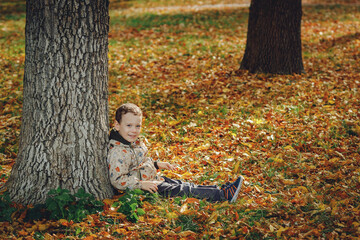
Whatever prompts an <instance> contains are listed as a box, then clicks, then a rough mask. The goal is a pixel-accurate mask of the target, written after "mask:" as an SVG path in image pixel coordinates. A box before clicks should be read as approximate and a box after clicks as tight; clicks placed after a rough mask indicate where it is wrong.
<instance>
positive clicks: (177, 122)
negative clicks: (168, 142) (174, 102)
mask: <svg viewBox="0 0 360 240" xmlns="http://www.w3.org/2000/svg"><path fill="white" fill-rule="evenodd" d="M180 122H182V120H173V121H169V125H170V126H175V125H177V124H179V123H180Z"/></svg>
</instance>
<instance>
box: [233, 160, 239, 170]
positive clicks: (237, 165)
mask: <svg viewBox="0 0 360 240" xmlns="http://www.w3.org/2000/svg"><path fill="white" fill-rule="evenodd" d="M239 166H240V161H237V162H236V164H235V166H234V173H237V172H238V170H239Z"/></svg>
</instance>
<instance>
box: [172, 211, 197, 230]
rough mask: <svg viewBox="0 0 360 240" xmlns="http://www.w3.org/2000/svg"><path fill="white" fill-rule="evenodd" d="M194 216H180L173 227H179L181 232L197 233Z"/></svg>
mask: <svg viewBox="0 0 360 240" xmlns="http://www.w3.org/2000/svg"><path fill="white" fill-rule="evenodd" d="M194 218H195V215H180V216H179V218H178V219H177V220H176V222H175V225H176V226H181V230H182V231H187V230H190V231H193V232H197V231H199V225H198V224H197V223H196V222H195V221H194Z"/></svg>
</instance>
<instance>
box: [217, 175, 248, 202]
mask: <svg viewBox="0 0 360 240" xmlns="http://www.w3.org/2000/svg"><path fill="white" fill-rule="evenodd" d="M243 181H244V177H243V176H240V177H238V179H236V181H235V182H233V183H231V184H229V185H227V186H225V187H224V188H222V190H223V191H224V195H225V198H226V199H227V200H228V201H229V202H231V203H233V202H235V201H236V199H237V197H238V195H239V192H240V189H241V185H242V183H243Z"/></svg>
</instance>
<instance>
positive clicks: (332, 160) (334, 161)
mask: <svg viewBox="0 0 360 240" xmlns="http://www.w3.org/2000/svg"><path fill="white" fill-rule="evenodd" d="M339 160H340V158H338V157H334V158H332V159H330V160H329V161H330V162H331V163H336V162H338V161H339Z"/></svg>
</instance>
